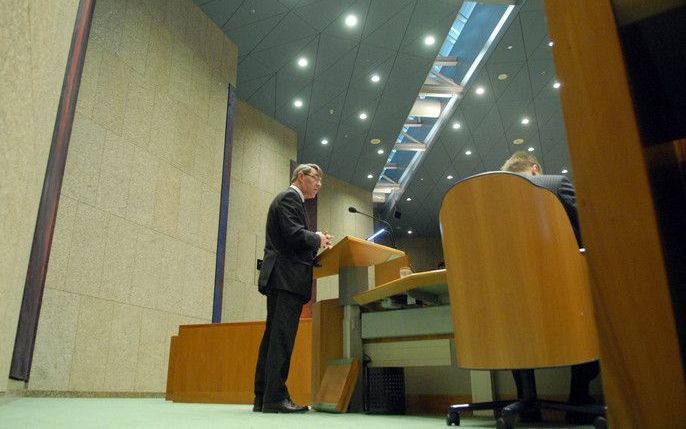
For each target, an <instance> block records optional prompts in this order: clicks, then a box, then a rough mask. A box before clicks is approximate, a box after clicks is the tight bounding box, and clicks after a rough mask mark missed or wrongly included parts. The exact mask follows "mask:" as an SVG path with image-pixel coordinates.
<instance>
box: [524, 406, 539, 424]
mask: <svg viewBox="0 0 686 429" xmlns="http://www.w3.org/2000/svg"><path fill="white" fill-rule="evenodd" d="M542 420H543V417H542V416H541V410H539V409H538V408H531V409H528V410H524V411H522V412H521V413H519V421H520V422H521V423H538V422H540V421H542Z"/></svg>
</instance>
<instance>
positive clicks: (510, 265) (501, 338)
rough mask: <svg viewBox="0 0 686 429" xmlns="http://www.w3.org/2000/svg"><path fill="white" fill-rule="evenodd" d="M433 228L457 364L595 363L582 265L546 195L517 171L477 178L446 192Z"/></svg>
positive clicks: (562, 216)
mask: <svg viewBox="0 0 686 429" xmlns="http://www.w3.org/2000/svg"><path fill="white" fill-rule="evenodd" d="M440 223H441V234H442V238H443V240H442V241H443V252H444V257H445V263H446V271H447V280H448V289H449V293H450V305H451V310H452V315H453V330H454V334H455V346H456V347H455V348H456V352H457V360H458V364H459V365H460V366H461V367H464V368H473V369H505V368H540V367H550V366H561V365H571V364H576V363H581V362H586V361H591V360H595V359H597V358H598V342H597V334H596V329H595V321H594V317H593V310H592V301H591V295H590V287H589V277H588V273H587V268H586V262H585V261H584V257H583V255H582V254H581V253H580V252H579V249H578V246H577V242H576V239H575V237H574V233H573V231H572V227H571V224H570V222H569V219H568V217H567V214H566V213H565V211H564V208H563V207H562V205H561V203H560V202H559V201H558V199H557V197H556V196H555V195H554V194H553V193H552V192H549V191H548V190H546V189H544V188H540V187H538V186H536V185H533V184H532V183H531V182H529V181H528V180H527V179H526V178H524V177H522V176H519V175H516V174H510V173H489V174H484V175H479V176H474V177H472V178H469V179H466V180H464V181H462V182H459V183H457V184H456V185H455V186H454V187H453V188H452V189H450V190H449V191H448V192H447V194H446V196H445V198H444V199H443V204H442V206H441V211H440Z"/></svg>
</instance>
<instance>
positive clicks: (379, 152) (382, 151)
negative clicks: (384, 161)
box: [376, 149, 384, 155]
mask: <svg viewBox="0 0 686 429" xmlns="http://www.w3.org/2000/svg"><path fill="white" fill-rule="evenodd" d="M376 153H378V154H379V155H383V153H384V150H383V149H379V150H377V151H376Z"/></svg>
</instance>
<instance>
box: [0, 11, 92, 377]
mask: <svg viewBox="0 0 686 429" xmlns="http://www.w3.org/2000/svg"><path fill="white" fill-rule="evenodd" d="M94 8H95V0H80V2H79V8H78V10H77V11H76V22H75V23H74V30H73V33H72V37H71V46H70V48H69V56H68V57H67V67H66V70H65V71H64V80H63V81H62V92H61V94H60V101H59V104H58V105H57V112H56V113H57V116H56V118H55V128H54V129H53V133H52V142H51V143H50V153H49V154H48V164H47V167H46V169H45V177H44V179H43V190H42V191H41V197H40V203H39V205H38V213H37V215H36V228H35V229H34V233H33V242H32V244H31V253H30V255H29V265H28V269H27V272H26V281H25V283H24V293H23V296H22V301H21V308H20V309H19V321H18V324H17V332H16V336H15V340H14V349H13V351H12V362H11V364H10V365H11V366H10V373H9V377H10V378H12V379H14V380H23V381H29V376H30V374H31V363H32V361H33V350H34V347H35V345H36V332H37V331H38V319H39V317H40V309H41V304H42V301H43V290H44V288H45V279H46V276H47V274H48V262H49V260H50V249H51V248H52V238H53V234H54V232H55V219H56V218H57V208H58V206H59V201H60V193H61V191H62V180H63V178H64V168H65V166H66V164H67V152H68V150H69V141H70V139H71V131H72V126H73V124H74V113H75V111H76V101H77V99H78V95H79V88H80V86H81V74H82V72H83V64H84V61H85V58H86V48H88V36H89V34H90V30H91V23H92V21H93V10H94ZM36 60H37V61H40V59H36ZM55 72H59V71H55ZM3 116H4V115H3ZM3 122H4V121H3ZM5 204H7V203H6V202H5ZM3 281H4V279H3Z"/></svg>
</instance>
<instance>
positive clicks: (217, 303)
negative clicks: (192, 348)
mask: <svg viewBox="0 0 686 429" xmlns="http://www.w3.org/2000/svg"><path fill="white" fill-rule="evenodd" d="M227 103H228V104H227V106H226V130H225V132H224V164H223V169H222V193H221V200H220V202H219V231H218V233H217V235H218V236H217V261H216V264H215V269H214V300H213V304H212V323H219V322H221V321H222V297H223V296H224V261H225V259H226V233H227V231H228V221H229V194H230V188H231V151H232V150H233V124H234V119H235V118H236V89H235V88H234V87H233V85H229V97H228V101H227Z"/></svg>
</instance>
